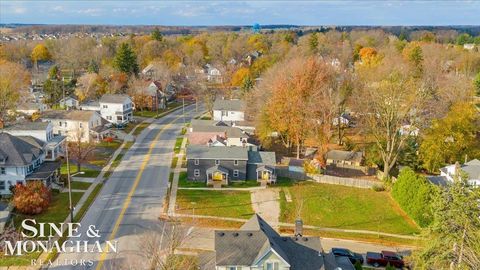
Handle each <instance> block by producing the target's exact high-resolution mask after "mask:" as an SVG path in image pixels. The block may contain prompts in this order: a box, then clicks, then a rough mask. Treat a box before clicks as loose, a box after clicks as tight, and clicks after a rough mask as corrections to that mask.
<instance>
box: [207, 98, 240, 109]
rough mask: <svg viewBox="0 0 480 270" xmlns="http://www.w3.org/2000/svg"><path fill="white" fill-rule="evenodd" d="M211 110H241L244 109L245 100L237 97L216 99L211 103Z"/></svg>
mask: <svg viewBox="0 0 480 270" xmlns="http://www.w3.org/2000/svg"><path fill="white" fill-rule="evenodd" d="M213 110H219V111H243V110H245V102H243V100H239V99H231V100H227V99H216V100H215V103H213Z"/></svg>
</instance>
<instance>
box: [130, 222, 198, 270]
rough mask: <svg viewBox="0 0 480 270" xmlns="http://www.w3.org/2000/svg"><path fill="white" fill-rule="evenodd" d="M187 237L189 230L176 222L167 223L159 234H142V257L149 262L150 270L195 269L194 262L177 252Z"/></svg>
mask: <svg viewBox="0 0 480 270" xmlns="http://www.w3.org/2000/svg"><path fill="white" fill-rule="evenodd" d="M189 237H190V235H189V230H188V229H187V228H185V227H183V226H181V225H180V222H176V221H173V222H167V223H166V224H165V229H164V231H163V232H162V233H161V234H159V233H157V232H148V233H145V234H143V235H142V236H141V237H140V241H139V242H140V243H141V250H142V251H143V255H144V257H145V258H146V259H148V260H149V263H150V269H159V270H177V269H185V270H193V269H197V267H196V260H194V259H192V258H191V257H189V256H185V255H181V254H180V253H181V252H179V250H178V249H179V248H180V247H181V246H182V245H183V244H184V243H185V241H186V240H187V239H188V238H189Z"/></svg>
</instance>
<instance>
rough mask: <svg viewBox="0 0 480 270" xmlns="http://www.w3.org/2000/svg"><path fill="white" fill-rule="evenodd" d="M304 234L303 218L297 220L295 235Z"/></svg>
mask: <svg viewBox="0 0 480 270" xmlns="http://www.w3.org/2000/svg"><path fill="white" fill-rule="evenodd" d="M302 235H303V221H302V220H301V219H297V220H295V237H298V236H302Z"/></svg>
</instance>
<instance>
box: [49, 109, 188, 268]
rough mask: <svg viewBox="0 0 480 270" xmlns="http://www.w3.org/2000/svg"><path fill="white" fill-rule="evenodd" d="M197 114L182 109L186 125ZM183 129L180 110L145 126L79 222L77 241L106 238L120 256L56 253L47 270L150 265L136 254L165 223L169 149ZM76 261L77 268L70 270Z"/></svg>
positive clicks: (92, 240) (93, 240)
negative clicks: (92, 229)
mask: <svg viewBox="0 0 480 270" xmlns="http://www.w3.org/2000/svg"><path fill="white" fill-rule="evenodd" d="M195 114H196V113H195V106H194V105H193V106H188V107H186V109H185V116H186V122H189V121H190V118H191V117H193V116H194V115H195ZM182 126H183V119H182V110H181V109H179V110H177V111H175V112H173V113H171V114H168V115H166V116H164V117H162V118H160V119H158V120H156V121H154V122H153V123H152V124H151V125H150V126H149V127H148V128H146V129H145V130H144V131H143V132H142V133H141V134H140V135H139V136H138V137H137V139H136V142H135V144H134V145H133V146H132V147H131V148H130V149H129V151H128V152H127V153H126V155H125V156H124V157H123V160H122V162H121V163H120V164H119V166H118V167H117V168H115V170H114V172H113V174H112V175H111V176H110V179H109V180H108V181H107V182H106V183H105V185H104V187H103V189H102V191H101V193H100V194H99V196H98V197H97V198H96V200H95V201H94V203H93V204H92V205H91V207H90V209H89V210H88V212H87V213H86V215H85V217H84V218H83V220H82V223H81V224H82V226H81V229H80V232H81V234H82V235H81V237H80V238H77V239H75V240H81V241H89V243H90V244H91V243H93V242H95V241H96V240H99V241H101V242H102V243H103V242H104V241H105V240H110V241H111V242H112V243H113V242H114V241H118V245H117V247H118V253H103V254H102V253H98V252H95V253H85V252H83V253H72V254H60V256H59V257H58V259H57V260H56V261H55V263H54V265H53V266H51V267H50V269H95V268H97V269H123V268H135V269H146V268H147V267H148V260H147V259H146V257H145V255H146V254H141V253H139V250H142V243H145V241H144V240H142V239H143V238H144V237H142V235H144V233H146V232H149V231H154V232H158V234H159V235H160V234H161V232H162V229H163V223H162V222H161V221H159V219H158V217H159V215H160V213H161V209H162V203H163V199H164V197H165V195H166V192H167V187H168V177H169V173H170V164H171V160H172V155H173V151H172V149H173V146H174V143H175V139H176V138H177V136H179V134H180V130H181V128H182ZM91 225H94V226H95V230H99V238H91V237H88V236H87V234H86V233H87V231H88V229H89V226H91ZM109 251H110V252H111V251H112V250H109ZM70 260H73V263H72V262H71V261H70ZM81 260H93V261H94V265H93V266H88V263H87V265H82V264H83V263H82V261H81ZM102 261H103V263H102ZM76 263H78V265H77V266H76V267H72V264H76ZM57 264H58V265H57ZM65 264H67V265H65Z"/></svg>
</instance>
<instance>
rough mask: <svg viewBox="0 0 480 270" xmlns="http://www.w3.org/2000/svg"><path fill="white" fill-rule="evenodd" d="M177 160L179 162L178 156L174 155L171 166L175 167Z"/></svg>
mask: <svg viewBox="0 0 480 270" xmlns="http://www.w3.org/2000/svg"><path fill="white" fill-rule="evenodd" d="M177 162H178V157H173V158H172V164H171V165H170V168H172V169H175V167H177Z"/></svg>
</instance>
